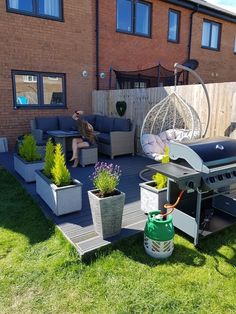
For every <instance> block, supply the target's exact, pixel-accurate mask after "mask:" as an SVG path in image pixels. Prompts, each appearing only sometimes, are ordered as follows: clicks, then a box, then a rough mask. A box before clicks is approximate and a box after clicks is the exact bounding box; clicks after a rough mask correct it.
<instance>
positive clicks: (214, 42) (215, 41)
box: [211, 24, 219, 49]
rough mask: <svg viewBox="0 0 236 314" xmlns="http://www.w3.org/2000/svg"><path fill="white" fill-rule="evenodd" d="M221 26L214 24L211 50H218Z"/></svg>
mask: <svg viewBox="0 0 236 314" xmlns="http://www.w3.org/2000/svg"><path fill="white" fill-rule="evenodd" d="M218 37H219V25H216V24H212V28H211V48H215V49H217V48H218Z"/></svg>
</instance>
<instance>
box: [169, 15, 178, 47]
mask: <svg viewBox="0 0 236 314" xmlns="http://www.w3.org/2000/svg"><path fill="white" fill-rule="evenodd" d="M168 39H169V40H174V41H177V39H178V14H177V13H175V12H171V11H170V12H169V32H168Z"/></svg>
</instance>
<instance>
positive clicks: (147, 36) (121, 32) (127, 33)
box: [116, 29, 152, 39]
mask: <svg viewBox="0 0 236 314" xmlns="http://www.w3.org/2000/svg"><path fill="white" fill-rule="evenodd" d="M116 32H117V33H120V34H125V35H131V36H138V37H143V38H148V39H150V38H152V36H151V35H150V34H148V35H144V34H139V33H132V32H126V31H122V30H120V29H117V30H116Z"/></svg>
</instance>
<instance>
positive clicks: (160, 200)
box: [139, 148, 169, 213]
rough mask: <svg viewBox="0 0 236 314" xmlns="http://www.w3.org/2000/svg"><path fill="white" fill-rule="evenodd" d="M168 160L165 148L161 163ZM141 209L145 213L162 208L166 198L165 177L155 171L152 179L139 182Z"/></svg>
mask: <svg viewBox="0 0 236 314" xmlns="http://www.w3.org/2000/svg"><path fill="white" fill-rule="evenodd" d="M168 162H169V152H168V149H167V148H166V149H165V154H164V157H163V158H162V163H168ZM139 186H140V201H141V210H143V211H144V212H145V213H149V212H151V211H156V210H162V209H163V207H164V205H165V203H166V200H167V177H166V176H164V175H162V174H160V173H156V174H155V175H153V176H152V181H148V182H144V183H140V184H139Z"/></svg>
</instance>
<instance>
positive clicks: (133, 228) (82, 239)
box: [0, 153, 152, 259]
mask: <svg viewBox="0 0 236 314" xmlns="http://www.w3.org/2000/svg"><path fill="white" fill-rule="evenodd" d="M99 161H105V162H107V163H111V162H112V163H113V164H117V165H119V166H120V168H121V170H122V176H121V180H120V184H119V189H120V190H121V191H123V192H125V194H126V199H125V208H124V214H123V223H122V231H121V233H120V234H119V235H118V236H115V237H112V238H109V239H107V240H103V239H101V238H100V237H99V236H98V235H97V234H96V233H95V231H94V227H93V223H92V216H91V211H90V206H89V201H88V196H87V191H88V190H90V189H92V188H93V186H92V182H91V181H90V179H89V176H90V175H91V174H92V172H93V169H94V166H86V167H84V168H83V167H78V168H71V166H70V165H68V167H69V170H70V172H71V175H72V177H73V178H76V179H78V180H79V181H81V182H82V183H83V188H82V194H83V198H82V210H81V211H80V212H78V213H73V214H68V215H64V216H60V217H57V216H55V215H54V214H53V213H52V211H51V210H50V209H49V208H48V206H47V205H46V204H45V203H44V201H42V200H41V198H40V197H39V196H38V195H37V194H36V191H35V183H25V182H24V181H23V180H22V178H21V177H20V176H19V175H18V174H17V173H16V172H15V171H14V169H13V155H12V154H10V153H1V154H0V164H2V165H3V166H4V167H5V168H6V169H7V170H8V171H9V172H11V173H12V174H14V176H15V177H16V178H17V179H18V180H19V181H20V183H21V184H22V186H23V187H24V188H25V189H26V190H27V191H28V192H29V193H30V194H31V195H32V197H33V198H34V199H35V200H36V201H37V202H38V204H39V206H40V207H41V209H42V211H43V213H44V214H45V216H46V217H47V218H49V219H51V220H52V221H53V222H54V223H55V224H56V225H57V227H58V228H59V229H60V230H61V232H62V233H63V235H64V236H65V237H66V238H67V239H68V241H70V242H71V243H72V244H73V245H74V247H75V248H76V250H77V252H78V254H79V255H80V257H81V258H82V259H83V258H86V257H87V256H88V255H91V254H93V253H95V252H96V250H98V249H100V248H102V247H105V246H107V245H109V244H112V243H115V242H117V241H118V240H121V239H124V238H127V237H130V236H133V235H136V234H138V233H140V232H142V231H143V229H144V225H145V222H146V219H147V216H146V215H145V214H144V213H143V212H142V211H141V210H140V191H139V183H140V182H141V180H140V178H139V176H138V174H139V171H140V170H142V169H144V168H145V166H146V165H148V164H151V163H152V162H151V160H150V159H148V158H144V157H140V156H122V157H117V158H115V159H114V160H111V159H109V158H105V157H104V156H100V157H99Z"/></svg>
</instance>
